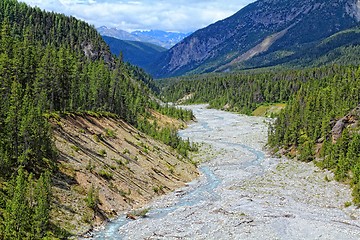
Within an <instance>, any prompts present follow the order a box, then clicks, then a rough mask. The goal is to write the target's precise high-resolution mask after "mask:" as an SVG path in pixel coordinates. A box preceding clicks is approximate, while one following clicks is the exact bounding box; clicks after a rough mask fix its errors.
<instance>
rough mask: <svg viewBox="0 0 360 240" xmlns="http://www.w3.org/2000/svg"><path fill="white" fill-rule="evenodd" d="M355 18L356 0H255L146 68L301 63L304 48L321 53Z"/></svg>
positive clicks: (169, 71)
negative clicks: (325, 45) (324, 44)
mask: <svg viewBox="0 0 360 240" xmlns="http://www.w3.org/2000/svg"><path fill="white" fill-rule="evenodd" d="M359 21H360V0H299V1H293V0H259V1H256V2H254V3H252V4H249V5H248V6H246V7H245V8H243V9H241V10H240V11H239V12H237V13H236V14H234V15H233V16H231V17H229V18H227V19H224V20H222V21H218V22H216V23H214V24H212V25H210V26H208V27H206V28H204V29H201V30H198V31H196V32H195V33H193V34H192V35H190V36H189V37H187V38H185V39H184V40H183V41H181V42H180V43H178V44H176V45H175V46H174V47H173V48H171V49H170V50H169V51H167V52H166V54H164V56H163V57H161V58H159V59H158V61H156V62H155V63H153V64H152V68H151V69H152V72H151V74H153V75H154V76H155V77H157V78H162V77H169V76H177V75H183V74H186V73H202V72H214V71H229V70H233V69H246V68H257V67H267V66H274V65H278V64H287V63H288V62H292V63H294V64H297V63H296V60H297V61H298V62H300V63H301V64H302V61H303V57H304V54H305V53H306V52H308V51H311V50H313V49H318V50H319V49H320V50H322V51H323V52H320V53H319V54H318V56H317V57H319V56H320V55H321V54H325V52H324V51H325V50H324V49H323V48H319V47H318V46H319V44H321V42H322V41H323V40H324V39H326V38H329V37H330V36H331V35H334V34H336V33H337V32H340V31H343V30H346V29H351V28H354V27H356V26H358V25H359V24H358V23H359ZM343 36H345V35H343ZM348 41H351V39H348ZM344 44H346V42H345V43H344ZM335 45H336V44H335ZM335 45H334V47H335ZM336 46H337V47H340V46H338V45H336ZM330 50H334V49H327V51H330ZM313 57H315V56H313ZM254 60H256V61H254ZM313 60H314V59H310V60H309V59H308V62H314V61H313ZM294 61H295V62H294Z"/></svg>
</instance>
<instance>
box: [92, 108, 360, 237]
mask: <svg viewBox="0 0 360 240" xmlns="http://www.w3.org/2000/svg"><path fill="white" fill-rule="evenodd" d="M188 108H191V109H192V110H193V111H194V114H195V116H196V118H197V122H196V123H194V124H192V125H190V126H189V128H187V129H185V130H183V131H180V133H179V134H180V136H181V137H183V138H189V139H190V140H191V141H194V142H198V143H202V144H203V145H202V147H201V151H200V154H199V155H198V156H196V158H197V159H202V160H207V161H206V162H205V163H203V164H201V167H200V170H201V173H202V174H201V177H200V178H199V179H197V180H196V181H194V182H191V183H189V184H188V185H187V186H186V187H185V188H183V189H179V190H177V191H175V192H174V193H171V194H169V195H167V196H164V197H162V198H160V199H157V200H156V201H154V202H153V203H151V204H150V205H149V207H150V209H151V210H150V211H149V213H148V216H147V217H146V218H141V219H138V220H135V221H131V220H128V219H126V218H125V216H123V217H120V218H118V219H116V220H114V221H112V222H110V223H108V224H107V225H106V227H105V229H104V230H102V231H100V232H96V233H95V235H94V239H217V240H219V239H284V240H285V239H286V240H287V239H334V240H335V239H336V240H338V239H360V221H359V219H360V211H359V210H358V209H356V208H355V207H353V206H351V207H347V208H345V206H344V205H345V203H346V202H348V201H351V192H350V190H349V188H348V187H347V186H345V185H342V184H339V183H337V182H335V181H330V182H329V180H328V179H331V178H332V174H331V173H329V172H325V171H321V170H319V169H317V168H316V167H315V166H313V165H312V164H307V163H300V162H296V161H294V160H288V159H284V158H273V157H271V156H270V155H268V154H267V153H266V151H265V150H264V149H263V148H264V145H265V143H266V138H267V124H266V119H264V118H259V117H248V116H241V115H236V114H232V113H228V112H222V111H218V110H211V109H206V106H204V105H200V106H191V107H188Z"/></svg>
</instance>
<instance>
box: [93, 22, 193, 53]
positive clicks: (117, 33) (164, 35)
mask: <svg viewBox="0 0 360 240" xmlns="http://www.w3.org/2000/svg"><path fill="white" fill-rule="evenodd" d="M97 30H98V32H99V33H100V34H101V35H102V36H108V37H113V38H117V39H120V40H128V41H139V42H147V43H152V44H155V45H158V46H161V47H163V48H167V49H169V48H171V47H172V46H174V45H175V44H176V43H178V42H180V41H181V40H183V39H184V38H185V37H187V36H189V35H190V33H177V32H165V31H160V30H150V31H134V32H131V33H129V32H126V31H124V30H121V29H117V28H107V27H104V26H103V27H100V28H97Z"/></svg>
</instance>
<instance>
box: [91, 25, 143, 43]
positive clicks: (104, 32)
mask: <svg viewBox="0 0 360 240" xmlns="http://www.w3.org/2000/svg"><path fill="white" fill-rule="evenodd" d="M96 30H97V31H98V32H99V33H100V35H101V36H108V37H113V38H117V39H121V40H129V41H141V39H140V38H139V37H137V36H135V35H132V34H131V33H129V32H127V31H124V30H121V29H117V28H107V27H105V26H102V27H99V28H97V29H96Z"/></svg>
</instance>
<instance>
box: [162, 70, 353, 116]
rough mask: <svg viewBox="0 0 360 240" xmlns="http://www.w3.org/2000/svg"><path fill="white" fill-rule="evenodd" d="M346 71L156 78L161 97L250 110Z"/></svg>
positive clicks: (165, 99) (288, 71) (295, 71)
mask: <svg viewBox="0 0 360 240" xmlns="http://www.w3.org/2000/svg"><path fill="white" fill-rule="evenodd" d="M345 71H346V69H345V68H343V67H340V66H331V67H322V68H311V69H305V70H278V71H275V70H272V71H264V70H262V71H248V72H239V73H227V74H224V73H222V74H216V73H213V74H204V75H196V76H188V77H180V78H172V79H164V80H161V81H160V86H161V88H162V97H163V99H164V101H169V102H176V101H178V100H179V99H181V98H183V97H184V96H187V95H188V96H191V97H190V98H188V99H187V100H186V103H209V104H210V107H213V108H219V109H220V108H224V106H226V107H225V108H226V109H228V110H231V111H235V112H240V113H245V114H251V112H252V111H254V110H255V109H256V108H257V107H258V106H260V105H263V104H267V103H279V102H287V101H288V100H289V99H290V96H291V95H292V94H293V93H295V92H297V91H298V90H299V89H300V88H301V86H302V84H303V83H305V82H308V81H315V80H316V79H319V78H323V77H325V76H327V77H333V76H335V75H337V74H342V73H344V72H345Z"/></svg>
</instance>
